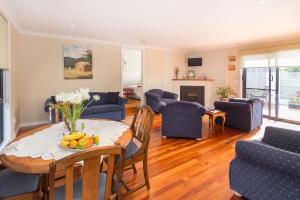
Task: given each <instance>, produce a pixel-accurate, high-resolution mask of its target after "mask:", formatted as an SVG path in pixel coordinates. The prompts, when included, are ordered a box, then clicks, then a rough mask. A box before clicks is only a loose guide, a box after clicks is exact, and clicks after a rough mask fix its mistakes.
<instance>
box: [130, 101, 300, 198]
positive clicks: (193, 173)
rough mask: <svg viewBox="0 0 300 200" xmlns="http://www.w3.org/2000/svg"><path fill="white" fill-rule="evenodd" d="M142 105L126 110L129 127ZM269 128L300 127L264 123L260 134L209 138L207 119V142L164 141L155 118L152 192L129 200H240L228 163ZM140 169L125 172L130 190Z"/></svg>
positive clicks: (138, 193) (229, 132) (138, 178)
mask: <svg viewBox="0 0 300 200" xmlns="http://www.w3.org/2000/svg"><path fill="white" fill-rule="evenodd" d="M138 104H140V102H139V101H134V100H129V102H128V105H127V106H126V110H127V116H126V120H125V121H126V123H128V124H130V122H131V120H132V115H133V113H134V108H135V107H136V106H137V105H138ZM267 125H274V126H281V127H286V128H294V129H298V130H299V126H296V125H290V124H285V123H281V122H274V121H271V120H264V125H263V126H262V128H261V129H260V130H255V131H252V132H251V133H245V132H242V131H239V130H236V129H232V128H228V127H225V131H224V132H222V131H220V130H217V131H215V133H214V134H213V135H212V136H211V137H210V136H209V134H208V133H209V132H208V118H207V117H206V116H205V117H204V118H203V136H204V138H205V139H203V140H202V141H196V140H193V139H171V138H167V139H163V138H162V137H161V117H160V116H159V115H156V116H155V118H154V124H153V128H152V131H151V140H150V146H149V158H148V168H149V176H150V185H151V189H150V190H149V191H147V190H146V189H145V188H143V189H140V190H138V191H136V192H135V193H133V194H132V195H130V196H128V197H127V198H126V199H127V200H130V199H143V200H145V199H157V200H159V199H161V200H174V199H187V200H193V199H199V200H200V199H201V200H203V199H204V200H206V199H207V200H240V199H241V198H238V197H235V196H234V195H233V192H232V191H231V190H230V188H229V183H228V170H229V163H230V161H231V160H232V159H233V158H234V154H235V152H234V145H235V143H236V141H237V140H239V139H246V140H248V139H251V138H260V137H262V134H263V130H264V127H265V126H267ZM141 167H142V166H141V165H140V164H138V165H137V170H138V174H137V175H136V176H134V175H133V172H132V171H131V170H129V171H126V172H125V175H124V177H125V180H126V182H128V183H129V186H132V185H135V184H139V183H142V181H143V171H142V168H141Z"/></svg>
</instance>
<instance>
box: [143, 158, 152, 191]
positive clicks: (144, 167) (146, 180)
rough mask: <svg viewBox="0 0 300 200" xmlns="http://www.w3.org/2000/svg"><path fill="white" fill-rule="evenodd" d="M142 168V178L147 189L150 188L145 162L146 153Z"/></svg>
mask: <svg viewBox="0 0 300 200" xmlns="http://www.w3.org/2000/svg"><path fill="white" fill-rule="evenodd" d="M143 169H144V178H145V184H146V186H147V190H149V189H150V183H149V176H148V163H147V155H145V157H144V160H143Z"/></svg>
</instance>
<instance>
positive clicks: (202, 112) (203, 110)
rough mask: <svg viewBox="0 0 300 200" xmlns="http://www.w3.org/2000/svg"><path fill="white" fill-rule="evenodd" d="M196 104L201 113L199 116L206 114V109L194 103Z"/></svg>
mask: <svg viewBox="0 0 300 200" xmlns="http://www.w3.org/2000/svg"><path fill="white" fill-rule="evenodd" d="M194 104H196V105H197V111H198V112H200V113H201V116H203V115H205V114H206V109H205V108H204V107H203V106H202V105H201V104H199V103H194Z"/></svg>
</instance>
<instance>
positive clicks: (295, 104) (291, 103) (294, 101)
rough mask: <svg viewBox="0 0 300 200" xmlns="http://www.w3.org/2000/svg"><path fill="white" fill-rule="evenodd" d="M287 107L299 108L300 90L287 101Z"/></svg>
mask: <svg viewBox="0 0 300 200" xmlns="http://www.w3.org/2000/svg"><path fill="white" fill-rule="evenodd" d="M288 107H289V108H295V109H300V92H297V94H296V96H294V97H293V98H292V99H291V100H290V101H289V103H288Z"/></svg>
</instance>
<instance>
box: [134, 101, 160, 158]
mask: <svg viewBox="0 0 300 200" xmlns="http://www.w3.org/2000/svg"><path fill="white" fill-rule="evenodd" d="M153 117H154V113H153V111H152V109H151V108H150V107H149V106H147V105H144V106H138V107H137V108H136V110H135V113H134V117H133V120H132V123H131V126H130V129H131V130H132V133H133V137H134V138H135V139H137V140H139V141H140V142H141V143H142V145H141V147H140V149H139V150H138V153H139V152H141V151H143V150H145V149H148V145H149V141H150V131H151V128H152V124H153Z"/></svg>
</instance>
